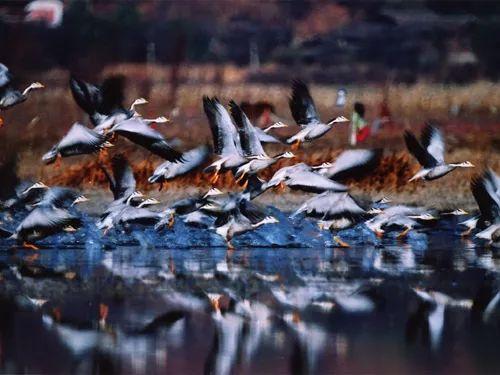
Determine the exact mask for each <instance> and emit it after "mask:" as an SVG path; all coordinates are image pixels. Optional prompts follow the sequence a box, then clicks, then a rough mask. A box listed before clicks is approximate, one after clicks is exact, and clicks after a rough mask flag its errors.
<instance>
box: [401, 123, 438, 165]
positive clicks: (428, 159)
mask: <svg viewBox="0 0 500 375" xmlns="http://www.w3.org/2000/svg"><path fill="white" fill-rule="evenodd" d="M404 139H405V143H406V147H407V148H408V151H410V154H412V155H413V156H414V157H415V159H417V161H418V162H419V163H420V165H421V166H422V167H424V168H433V167H435V166H436V165H437V164H438V161H437V160H436V159H435V158H434V156H432V155H431V154H430V153H429V152H428V151H427V150H426V149H425V148H424V147H422V145H421V144H420V142H419V141H418V139H417V138H416V137H415V136H414V135H413V133H411V132H410V131H408V130H407V131H405V134H404Z"/></svg>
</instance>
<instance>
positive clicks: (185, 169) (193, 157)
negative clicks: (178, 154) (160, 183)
mask: <svg viewBox="0 0 500 375" xmlns="http://www.w3.org/2000/svg"><path fill="white" fill-rule="evenodd" d="M209 153H210V148H209V147H208V146H207V145H203V146H200V147H197V148H194V149H192V150H189V151H187V152H185V153H184V154H183V155H182V159H183V160H177V161H173V162H170V161H167V162H165V163H163V164H161V165H160V166H159V167H158V168H157V170H159V169H160V168H161V169H162V171H163V172H164V177H165V179H167V180H171V179H173V178H175V177H178V176H182V175H184V174H186V173H189V172H191V171H192V170H194V169H196V168H198V167H199V166H200V165H202V164H203V163H204V162H205V160H207V158H208V155H209ZM155 172H156V171H155Z"/></svg>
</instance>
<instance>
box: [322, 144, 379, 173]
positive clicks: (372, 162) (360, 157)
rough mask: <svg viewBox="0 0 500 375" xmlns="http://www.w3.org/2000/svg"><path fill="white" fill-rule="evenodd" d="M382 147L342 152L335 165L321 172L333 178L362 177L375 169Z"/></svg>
mask: <svg viewBox="0 0 500 375" xmlns="http://www.w3.org/2000/svg"><path fill="white" fill-rule="evenodd" d="M381 157H382V149H376V150H346V151H344V152H342V153H341V154H340V155H339V156H338V157H337V159H336V160H335V162H334V163H333V165H332V166H331V167H329V168H325V169H321V170H320V171H319V172H320V173H321V174H322V175H324V176H326V177H328V178H330V179H332V180H336V181H338V180H343V179H347V178H360V177H362V176H363V175H364V174H365V173H367V172H370V171H373V169H374V168H376V167H377V166H378V164H379V162H380V159H381Z"/></svg>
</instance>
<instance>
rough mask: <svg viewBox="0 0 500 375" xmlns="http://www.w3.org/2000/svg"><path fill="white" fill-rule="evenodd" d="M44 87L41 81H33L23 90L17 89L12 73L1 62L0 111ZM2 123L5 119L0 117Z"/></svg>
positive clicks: (20, 101) (0, 123) (22, 100)
mask: <svg viewBox="0 0 500 375" xmlns="http://www.w3.org/2000/svg"><path fill="white" fill-rule="evenodd" d="M44 87H45V86H44V85H42V84H41V83H40V82H33V83H32V84H30V85H29V86H28V87H26V88H25V89H24V90H23V91H22V92H21V91H19V90H17V89H15V88H14V87H13V84H12V74H11V73H10V72H9V69H8V68H7V67H6V66H5V65H4V64H2V63H0V111H3V110H6V109H8V108H10V107H13V106H15V105H17V104H20V103H22V102H24V101H25V100H26V99H28V95H29V93H30V92H31V91H32V90H36V89H42V88H44ZM2 124H3V120H2V119H1V118H0V126H1V125H2Z"/></svg>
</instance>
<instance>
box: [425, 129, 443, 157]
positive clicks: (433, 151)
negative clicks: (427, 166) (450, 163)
mask: <svg viewBox="0 0 500 375" xmlns="http://www.w3.org/2000/svg"><path fill="white" fill-rule="evenodd" d="M420 142H421V144H422V147H424V148H425V149H426V150H427V152H428V153H429V154H430V155H432V157H433V158H434V159H436V160H437V162H438V164H442V163H444V151H445V144H444V138H443V133H442V132H441V130H439V129H438V128H436V127H434V126H432V125H430V124H429V125H427V126H426V127H425V128H424V130H423V131H422V135H421V136H420Z"/></svg>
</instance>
